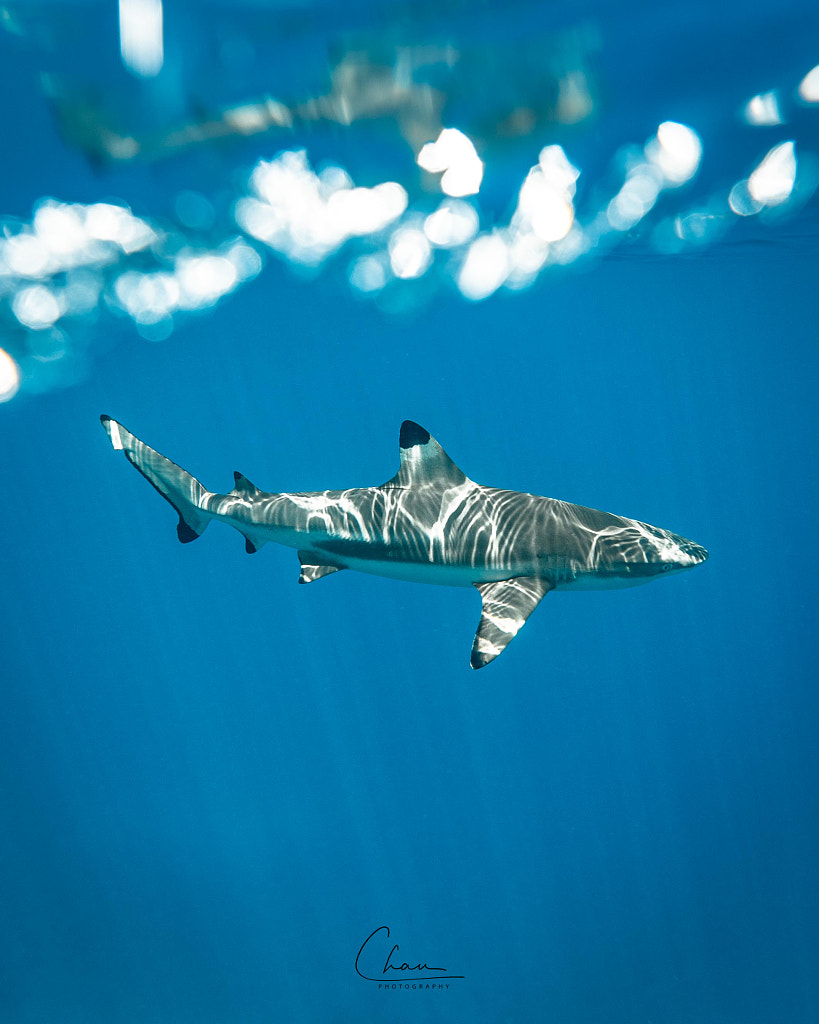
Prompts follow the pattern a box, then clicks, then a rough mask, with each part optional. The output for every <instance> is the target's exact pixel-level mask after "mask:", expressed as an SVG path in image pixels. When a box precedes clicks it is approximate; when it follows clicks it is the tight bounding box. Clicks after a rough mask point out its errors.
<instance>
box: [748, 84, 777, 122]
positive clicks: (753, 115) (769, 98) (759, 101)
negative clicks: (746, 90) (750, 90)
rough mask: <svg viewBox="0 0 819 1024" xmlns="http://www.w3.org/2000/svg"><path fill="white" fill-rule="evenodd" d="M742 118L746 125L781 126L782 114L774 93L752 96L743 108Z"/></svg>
mask: <svg viewBox="0 0 819 1024" xmlns="http://www.w3.org/2000/svg"><path fill="white" fill-rule="evenodd" d="M742 117H743V119H744V120H745V122H746V123H747V124H753V125H773V124H782V113H781V111H780V109H779V98H778V97H777V95H776V93H775V92H763V93H760V94H759V95H758V96H752V97H751V99H749V100H748V102H747V103H746V104H745V107H744V108H743V111H742Z"/></svg>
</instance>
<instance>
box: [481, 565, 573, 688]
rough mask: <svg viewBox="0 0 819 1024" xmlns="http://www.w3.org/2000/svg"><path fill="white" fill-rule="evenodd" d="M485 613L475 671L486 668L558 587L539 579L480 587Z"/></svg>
mask: <svg viewBox="0 0 819 1024" xmlns="http://www.w3.org/2000/svg"><path fill="white" fill-rule="evenodd" d="M475 586H476V587H477V588H478V590H480V592H481V599H482V600H483V609H482V611H481V621H480V622H479V623H478V632H477V633H476V634H475V642H474V643H473V644H472V660H471V662H470V664H471V665H472V668H483V667H484V665H488V664H489V662H490V661H494V660H495V658H497V656H498V655H499V654H500V653H501V652H502V651H503V650H504V648H505V647H506V645H507V644H508V643H509V642H510V641H511V640H513V639H514V638H515V636H517V633H518V630H519V629H520V628H521V626H522V625H523V624H524V622H526V620H527V619H528V618H529V616H530V615H531V614H532V612H533V611H534V610H535V608H537V606H538V604H539V603H540V601H541V600H542V599H543V598H544V597H545V596H546V594H548V593H549V591H550V590H554V584H552V583H550V582H549V581H548V580H545V579H543V578H542V577H539V576H516V577H514V578H513V579H511V580H500V582H498V583H476V584H475Z"/></svg>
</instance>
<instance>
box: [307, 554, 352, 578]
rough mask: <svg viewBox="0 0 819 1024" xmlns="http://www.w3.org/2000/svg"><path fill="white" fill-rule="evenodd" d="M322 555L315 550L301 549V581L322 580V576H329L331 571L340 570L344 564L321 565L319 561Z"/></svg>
mask: <svg viewBox="0 0 819 1024" xmlns="http://www.w3.org/2000/svg"><path fill="white" fill-rule="evenodd" d="M320 557H321V556H320V555H316V553H315V552H313V551H299V561H300V562H301V574H300V575H299V583H312V582H313V580H320V579H321V578H322V576H329V575H330V573H331V572H339V571H340V570H341V569H343V568H344V566H343V565H321V564H319V562H318V558H320Z"/></svg>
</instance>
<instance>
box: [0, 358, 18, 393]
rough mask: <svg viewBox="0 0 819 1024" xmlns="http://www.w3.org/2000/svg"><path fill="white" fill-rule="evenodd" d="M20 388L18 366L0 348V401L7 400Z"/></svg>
mask: <svg viewBox="0 0 819 1024" xmlns="http://www.w3.org/2000/svg"><path fill="white" fill-rule="evenodd" d="M19 390H20V368H19V366H18V365H17V363H15V361H14V360H13V359H12V358H11V356H10V355H9V354H8V352H6V350H5V349H2V348H0V402H8V401H9V399H11V398H14V396H15V395H16V394H17V392H18V391H19Z"/></svg>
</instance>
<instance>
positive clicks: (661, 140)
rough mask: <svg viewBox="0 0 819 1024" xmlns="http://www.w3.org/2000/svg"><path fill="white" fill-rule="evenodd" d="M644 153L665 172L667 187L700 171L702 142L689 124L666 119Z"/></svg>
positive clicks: (679, 183)
mask: <svg viewBox="0 0 819 1024" xmlns="http://www.w3.org/2000/svg"><path fill="white" fill-rule="evenodd" d="M645 155H646V157H647V158H648V160H650V161H651V162H652V163H653V164H655V165H656V166H657V167H658V168H659V169H660V170H661V171H662V174H663V177H664V178H665V184H666V187H674V186H677V185H682V184H684V183H685V182H686V181H690V180H691V178H693V177H694V175H695V174H696V173H697V169H698V168H699V166H700V160H701V159H702V143H701V142H700V138H699V136H698V135H697V133H696V132H695V131H694V130H693V129H692V128H689V127H688V126H687V125H684V124H678V123H677V122H676V121H663V123H662V124H661V125H660V127H659V128H658V129H657V134H656V136H655V137H654V138H653V139H650V140H649V141H648V142H647V143H646V147H645Z"/></svg>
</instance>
